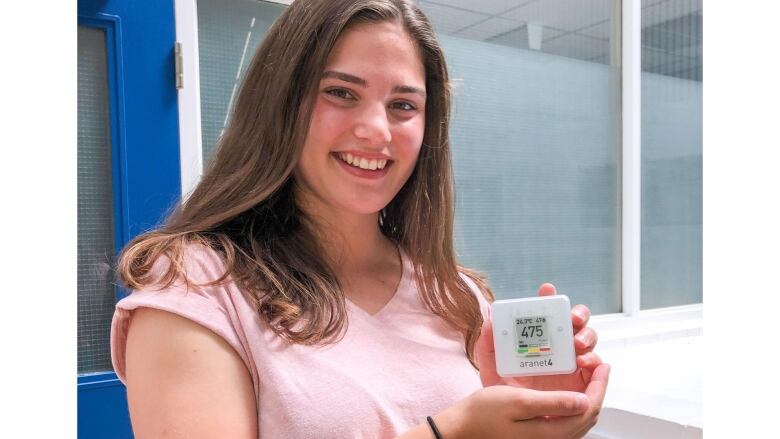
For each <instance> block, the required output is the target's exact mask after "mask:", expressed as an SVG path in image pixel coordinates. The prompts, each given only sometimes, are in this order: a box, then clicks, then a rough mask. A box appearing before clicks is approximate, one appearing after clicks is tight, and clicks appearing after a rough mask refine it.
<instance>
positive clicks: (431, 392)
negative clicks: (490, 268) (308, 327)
mask: <svg viewBox="0 0 780 439" xmlns="http://www.w3.org/2000/svg"><path fill="white" fill-rule="evenodd" d="M401 257H402V261H403V274H402V277H401V282H400V284H399V286H398V289H397V290H396V293H395V295H394V296H393V298H392V299H391V300H390V302H389V303H388V304H387V305H386V306H385V307H384V308H382V309H381V310H380V311H379V312H377V313H376V314H374V315H370V314H368V313H367V312H365V311H363V310H362V309H361V308H359V307H358V306H356V305H355V304H353V303H352V302H350V301H347V311H348V322H349V325H348V330H347V332H346V335H345V336H344V338H343V339H342V340H341V341H340V342H338V343H336V344H331V345H327V346H324V347H323V346H303V345H294V344H289V343H287V342H285V341H284V340H282V339H281V338H279V337H277V336H276V334H274V333H273V332H272V331H271V330H270V329H269V327H268V325H267V324H266V323H265V322H264V321H262V320H261V319H260V317H259V315H258V314H257V312H256V311H254V310H253V309H252V308H251V306H250V305H249V303H248V302H247V301H246V299H245V298H244V297H243V295H242V294H241V293H240V292H239V290H238V289H237V287H236V285H235V283H232V282H228V283H224V284H222V285H219V286H211V287H197V286H191V287H190V288H189V289H187V288H186V287H185V286H184V285H183V283H182V282H178V281H177V283H175V284H174V285H173V286H171V287H169V288H167V289H165V290H160V291H146V290H138V291H133V293H132V294H130V295H129V296H128V297H126V298H124V299H122V300H120V301H119V303H117V306H116V311H115V313H114V318H113V322H112V326H111V354H112V360H113V365H114V370H115V371H116V373H117V376H118V377H119V379H120V380H122V382H125V342H126V337H127V328H128V324H129V321H130V317H131V315H132V310H134V309H136V308H138V307H150V308H157V309H161V310H165V311H169V312H172V313H175V314H178V315H181V316H183V317H186V318H188V319H190V320H192V321H195V322H197V323H199V324H201V325H203V326H204V327H206V328H208V329H210V330H212V331H213V332H215V333H216V334H218V335H219V336H221V337H222V338H224V339H225V340H226V341H227V342H228V343H229V344H230V345H231V346H232V347H233V348H234V349H235V350H236V352H237V353H238V355H239V356H240V357H241V359H242V360H243V361H244V363H245V364H246V367H247V369H248V370H249V372H250V373H251V375H252V384H253V385H254V390H255V396H256V400H257V412H258V434H259V437H260V438H263V439H267V438H289V439H302V438H317V439H326V438H334V439H336V438H338V439H346V438H393V437H395V436H398V435H400V434H401V433H403V432H405V431H407V430H409V429H410V428H412V427H414V426H415V425H417V424H419V423H421V422H424V421H425V417H426V416H428V415H433V414H436V413H439V412H440V411H442V410H444V409H445V408H447V407H449V406H450V405H452V404H453V403H455V402H456V401H459V400H461V399H463V398H465V397H467V396H468V395H469V394H471V393H472V392H474V391H476V390H477V389H479V388H481V387H482V384H481V382H480V379H479V375H478V372H477V371H476V369H474V367H473V366H472V365H471V364H470V363H469V361H468V359H467V358H466V354H465V351H464V344H463V337H462V335H461V334H460V333H459V332H457V331H456V330H454V329H452V328H451V327H449V326H448V325H447V324H446V323H445V322H444V320H443V319H441V318H440V317H438V316H436V315H434V314H433V313H431V312H430V311H428V310H427V309H426V308H425V305H424V303H423V302H422V300H421V298H420V296H419V293H418V289H417V284H416V282H415V281H414V271H413V268H412V264H411V262H410V260H409V259H408V257H407V256H406V255H405V254H404V253H403V252H401ZM165 263H167V262H165ZM158 266H159V261H158ZM185 267H186V270H187V276H188V278H189V279H190V280H191V281H192V282H193V283H203V282H204V281H209V280H214V279H217V277H218V276H220V275H221V274H222V273H223V271H224V270H223V264H222V262H221V260H220V258H219V257H218V256H217V255H216V253H214V252H213V251H212V250H210V249H207V248H205V247H203V246H193V247H191V248H189V249H188V251H187V254H186V257H185ZM467 281H468V282H469V285H471V287H472V290H473V291H474V293H475V294H476V295H477V297H478V298H479V301H480V304H481V308H482V313H483V317H485V318H487V317H488V313H489V305H488V303H487V301H486V300H485V298H484V297H483V296H482V294H481V293H479V291H478V290H477V289H476V286H475V285H474V284H473V283H472V282H471V281H470V280H468V279H467Z"/></svg>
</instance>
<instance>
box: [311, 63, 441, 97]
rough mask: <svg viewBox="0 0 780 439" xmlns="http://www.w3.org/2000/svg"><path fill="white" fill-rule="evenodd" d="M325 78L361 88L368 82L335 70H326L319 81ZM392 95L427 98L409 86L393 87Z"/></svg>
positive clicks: (366, 85)
mask: <svg viewBox="0 0 780 439" xmlns="http://www.w3.org/2000/svg"><path fill="white" fill-rule="evenodd" d="M326 78H336V79H340V80H342V81H345V82H350V83H352V84H357V85H359V86H361V87H368V82H366V80H365V79H363V78H359V77H357V76H355V75H350V74H349V73H344V72H337V71H335V70H327V71H325V72H324V73H323V74H322V78H321V79H326ZM393 93H414V94H418V95H420V96H422V97H423V98H425V97H427V94H426V93H425V90H423V89H421V88H419V87H413V86H411V85H396V86H395V87H393Z"/></svg>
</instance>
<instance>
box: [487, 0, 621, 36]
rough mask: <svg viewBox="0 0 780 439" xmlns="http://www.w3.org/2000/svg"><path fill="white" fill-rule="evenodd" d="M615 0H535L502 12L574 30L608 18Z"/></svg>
mask: <svg viewBox="0 0 780 439" xmlns="http://www.w3.org/2000/svg"><path fill="white" fill-rule="evenodd" d="M612 2H613V0H587V1H586V0H535V1H533V2H530V3H527V4H526V5H524V6H522V7H519V8H516V9H513V10H511V11H508V12H506V13H505V14H502V17H504V18H509V19H512V20H517V21H526V22H534V21H536V22H541V23H542V24H543V25H544V26H546V27H553V28H556V29H559V30H563V31H568V32H573V31H577V30H579V29H583V28H587V27H591V26H593V25H594V24H596V23H599V22H602V21H604V20H608V19H609V17H610V12H611V7H612Z"/></svg>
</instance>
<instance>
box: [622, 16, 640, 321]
mask: <svg viewBox="0 0 780 439" xmlns="http://www.w3.org/2000/svg"><path fill="white" fill-rule="evenodd" d="M641 10H642V2H641V0H624V1H623V10H622V28H623V32H622V36H621V40H622V42H623V45H622V58H623V59H622V61H623V62H622V116H623V120H622V124H623V136H622V137H623V142H622V151H623V154H622V162H623V163H622V188H623V191H622V204H623V208H622V275H623V276H622V286H623V288H622V293H623V313H624V314H625V315H628V316H635V315H637V313H639V308H640V303H641V301H640V286H641V285H640V278H641V265H640V264H641V242H642V241H641V231H642V230H641V226H642V224H641V218H642V217H641V213H642V210H641V204H642V186H641V184H642V169H641V164H642V143H641V140H642V126H641V122H642V119H641V106H642V101H641V90H642V88H641V73H642V63H641V61H642V59H641V53H642V46H641V43H642V33H641V31H642V16H641Z"/></svg>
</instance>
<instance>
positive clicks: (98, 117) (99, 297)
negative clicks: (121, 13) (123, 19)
mask: <svg viewBox="0 0 780 439" xmlns="http://www.w3.org/2000/svg"><path fill="white" fill-rule="evenodd" d="M77 78H78V79H77V82H78V86H77V88H78V91H77V95H78V98H77V99H78V110H77V113H78V116H77V118H78V122H77V123H78V128H77V131H78V147H77V148H78V152H77V166H78V177H77V184H78V213H77V215H78V217H77V227H78V232H77V234H78V253H77V261H78V276H77V279H78V280H77V282H78V373H89V372H98V371H106V370H111V369H112V368H111V356H110V352H109V332H110V327H111V316H112V315H113V312H114V304H115V303H116V292H115V286H114V282H113V272H112V270H111V269H110V267H111V266H112V264H113V260H114V251H115V249H114V219H113V218H114V216H113V203H114V199H113V189H112V174H111V131H110V129H111V127H110V124H109V109H108V86H107V84H108V82H107V70H106V36H105V33H104V32H103V31H102V30H99V29H93V28H88V27H82V26H79V28H78V76H77Z"/></svg>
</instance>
